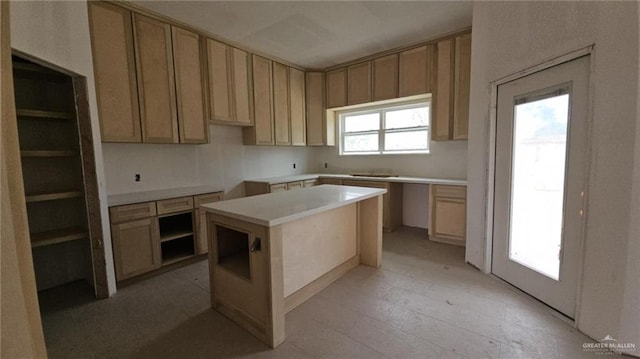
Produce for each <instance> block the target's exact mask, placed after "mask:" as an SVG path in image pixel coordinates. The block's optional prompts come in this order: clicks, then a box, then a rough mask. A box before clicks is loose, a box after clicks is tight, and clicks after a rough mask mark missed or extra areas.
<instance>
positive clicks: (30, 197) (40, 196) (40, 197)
mask: <svg viewBox="0 0 640 359" xmlns="http://www.w3.org/2000/svg"><path fill="white" fill-rule="evenodd" d="M81 196H82V191H67V192H54V193H33V194H27V195H26V196H25V197H26V201H27V203H31V202H43V201H53V200H56V199H66V198H75V197H81Z"/></svg>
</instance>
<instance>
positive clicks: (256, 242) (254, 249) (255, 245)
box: [249, 237, 262, 253]
mask: <svg viewBox="0 0 640 359" xmlns="http://www.w3.org/2000/svg"><path fill="white" fill-rule="evenodd" d="M260 242H261V241H260V238H258V237H256V239H254V240H253V243H252V244H251V247H250V248H249V251H250V252H251V253H253V252H257V251H260V250H261V249H262V243H260Z"/></svg>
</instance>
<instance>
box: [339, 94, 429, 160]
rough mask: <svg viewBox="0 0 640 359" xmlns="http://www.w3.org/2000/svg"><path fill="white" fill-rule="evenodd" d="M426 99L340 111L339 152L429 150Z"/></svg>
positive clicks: (369, 152)
mask: <svg viewBox="0 0 640 359" xmlns="http://www.w3.org/2000/svg"><path fill="white" fill-rule="evenodd" d="M429 106H430V103H429V102H425V101H424V100H423V101H422V102H419V103H411V104H403V105H394V106H386V107H379V106H378V107H376V108H370V109H364V110H363V109H358V110H352V111H344V112H341V113H340V114H339V120H340V154H341V155H375V154H394V153H429V120H430V119H429Z"/></svg>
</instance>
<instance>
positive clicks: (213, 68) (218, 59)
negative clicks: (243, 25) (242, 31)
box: [207, 39, 234, 122]
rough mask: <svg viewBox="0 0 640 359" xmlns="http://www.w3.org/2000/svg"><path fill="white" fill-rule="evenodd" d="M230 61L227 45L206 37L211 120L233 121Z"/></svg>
mask: <svg viewBox="0 0 640 359" xmlns="http://www.w3.org/2000/svg"><path fill="white" fill-rule="evenodd" d="M230 61H231V56H230V47H229V46H227V45H226V44H223V43H221V42H218V41H214V40H211V39H207V68H208V74H209V76H208V77H209V79H208V80H209V113H210V114H211V120H213V121H219V122H234V116H233V101H232V93H233V87H232V82H233V80H232V78H231V76H232V75H231V70H230V66H229V63H230Z"/></svg>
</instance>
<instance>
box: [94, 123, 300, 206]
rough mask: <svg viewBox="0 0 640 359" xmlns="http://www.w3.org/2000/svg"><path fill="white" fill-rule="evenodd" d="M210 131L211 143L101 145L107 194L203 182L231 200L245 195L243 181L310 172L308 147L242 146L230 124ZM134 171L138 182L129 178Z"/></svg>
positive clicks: (211, 128) (184, 185) (240, 139)
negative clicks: (138, 177) (216, 187)
mask: <svg viewBox="0 0 640 359" xmlns="http://www.w3.org/2000/svg"><path fill="white" fill-rule="evenodd" d="M209 134H210V141H209V142H210V143H209V144H204V145H153V144H123V143H105V144H103V150H104V164H105V172H106V176H107V192H108V193H109V194H118V193H128V192H136V191H147V190H155V189H163V188H171V187H186V186H196V185H200V184H206V185H212V186H220V187H221V188H224V189H225V192H227V198H235V197H241V196H243V195H244V186H243V181H244V180H246V179H252V178H263V177H272V176H286V175H293V174H302V173H307V172H309V171H311V169H310V168H309V163H310V162H311V151H312V149H310V148H307V147H274V146H244V145H243V144H242V129H241V128H240V127H234V126H209ZM294 163H295V164H296V168H295V169H294V168H293V164H294ZM136 173H139V174H140V176H141V181H140V182H136V181H135V180H134V176H135V174H136Z"/></svg>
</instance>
